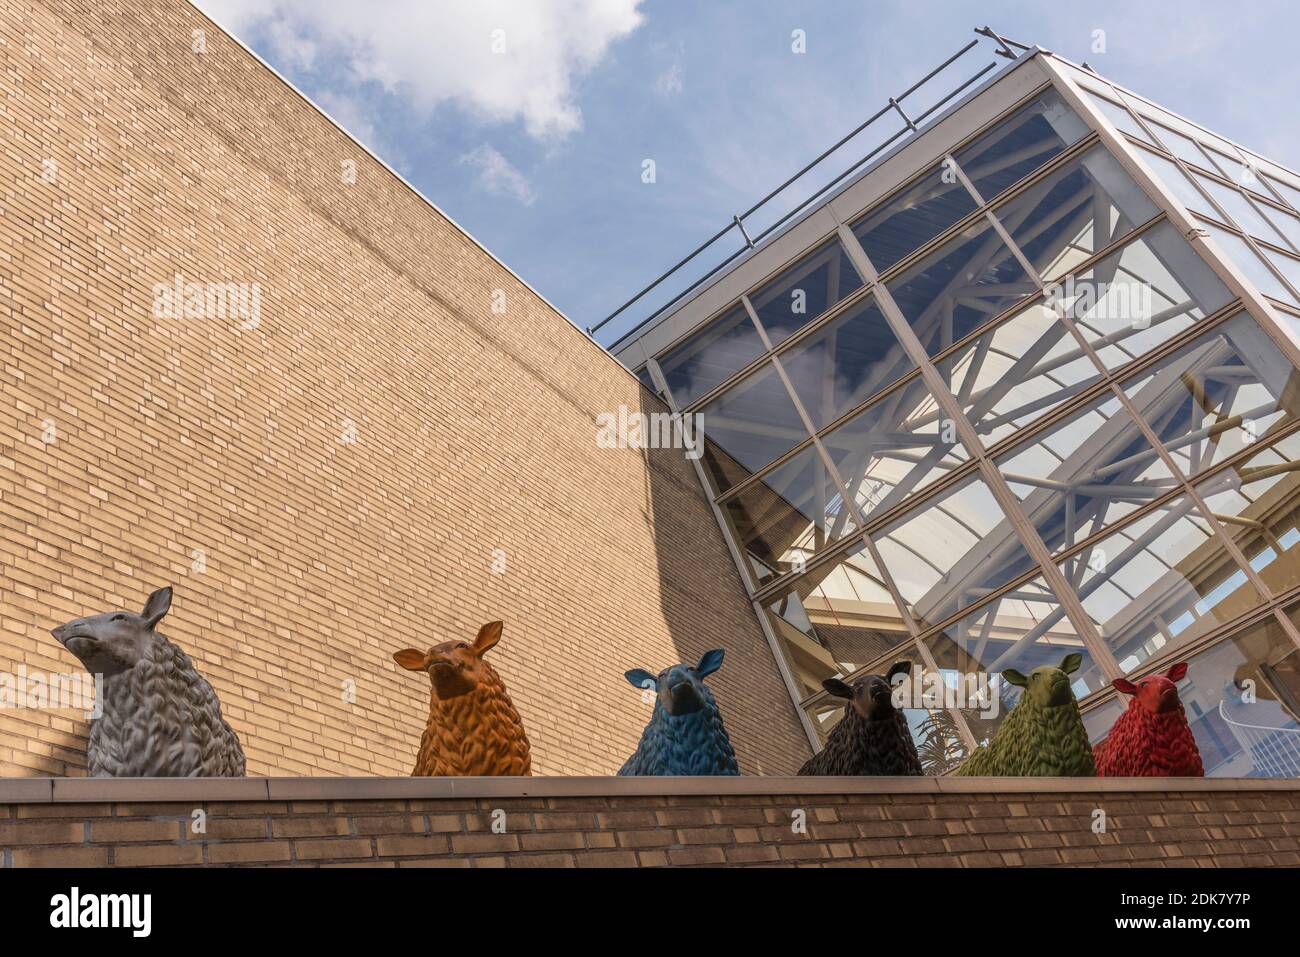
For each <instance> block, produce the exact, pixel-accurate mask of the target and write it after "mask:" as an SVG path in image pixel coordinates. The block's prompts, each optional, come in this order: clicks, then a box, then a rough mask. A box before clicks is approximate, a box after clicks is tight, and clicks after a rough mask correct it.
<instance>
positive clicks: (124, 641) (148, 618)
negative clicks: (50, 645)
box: [50, 586, 172, 675]
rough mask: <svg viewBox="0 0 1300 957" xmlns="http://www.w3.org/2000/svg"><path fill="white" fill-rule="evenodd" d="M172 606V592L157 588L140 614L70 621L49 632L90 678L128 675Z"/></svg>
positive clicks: (120, 613) (108, 614)
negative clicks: (91, 675) (73, 656)
mask: <svg viewBox="0 0 1300 957" xmlns="http://www.w3.org/2000/svg"><path fill="white" fill-rule="evenodd" d="M171 606H172V590H171V587H170V586H168V587H166V588H159V589H158V590H157V591H156V592H154V593H153V594H152V595H150V596H149V599H148V600H147V601H146V602H145V603H144V610H143V611H141V612H140V614H138V615H137V614H134V613H133V612H129V611H106V612H104V613H103V614H102V615H91V616H90V617H89V618H74V619H72V621H69V622H67V623H66V624H62V625H59V627H57V628H55V629H53V630H52V631H51V632H50V634H52V635H53V636H54V637H55V638H56V639H58V641H59V644H61V645H63V647H64V648H67V649H68V651H70V652H72V653H73V654H74V655H76V656H77V658H78V660H80V661H81V663H82V664H83V665H85V666H86V670H87V671H89V672H90V673H91V674H102V675H113V674H119V673H121V672H124V671H130V670H131V669H132V668H134V667H135V666H136V663H137V662H139V660H140V658H141V656H142V655H143V653H144V651H145V649H146V648H147V647H148V646H149V644H150V643H151V642H153V641H156V640H157V638H158V636H157V635H155V633H154V626H156V625H157V624H158V622H160V621H162V618H163V616H164V615H166V614H167V611H168V609H170V608H171Z"/></svg>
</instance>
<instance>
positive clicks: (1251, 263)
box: [1205, 223, 1296, 303]
mask: <svg viewBox="0 0 1300 957" xmlns="http://www.w3.org/2000/svg"><path fill="white" fill-rule="evenodd" d="M1205 228H1206V229H1207V230H1208V231H1209V233H1210V238H1211V239H1213V240H1214V242H1215V243H1217V244H1218V246H1219V248H1220V249H1221V250H1223V254H1224V255H1225V256H1227V257H1228V258H1229V259H1231V260H1232V261H1233V263H1234V264H1235V265H1236V266H1237V268H1239V269H1240V270H1241V271H1242V272H1243V273H1245V275H1246V279H1247V280H1249V281H1250V283H1251V284H1253V285H1254V287H1255V288H1256V289H1258V290H1259V291H1260V292H1262V293H1263V294H1264V295H1266V296H1272V297H1273V298H1274V299H1279V300H1281V301H1282V302H1292V303H1294V302H1296V298H1295V296H1294V295H1292V293H1291V291H1290V290H1289V289H1287V288H1286V286H1285V285H1283V284H1282V280H1280V279H1278V278H1277V276H1276V275H1274V274H1273V271H1272V270H1271V269H1269V268H1268V267H1267V266H1266V265H1264V260H1262V259H1260V258H1259V256H1257V255H1255V251H1254V250H1253V249H1251V248H1250V245H1249V244H1248V243H1247V242H1246V241H1245V240H1244V239H1242V238H1241V237H1240V236H1238V235H1237V234H1236V233H1230V232H1228V231H1227V230H1226V229H1220V228H1219V227H1218V226H1215V225H1214V224H1213V223H1206V224H1205Z"/></svg>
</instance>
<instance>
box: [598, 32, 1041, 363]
mask: <svg viewBox="0 0 1300 957" xmlns="http://www.w3.org/2000/svg"><path fill="white" fill-rule="evenodd" d="M975 33H977V34H978V35H979V36H981V37H987V38H988V39H990V40H993V41H994V43H996V44H997V47H996V49H995V50H994V51H993V52H994V55H995V56H1000V57H1004V58H1006V59H1009V60H1014V59H1016V58H1017V57H1018V56H1019V55H1020V53H1017V52H1016V51H1017V50H1019V51H1021V52H1024V51H1026V50H1029V49H1031V47H1030V46H1029V45H1028V44H1025V43H1020V42H1018V41H1016V40H1011V39H1008V38H1007V37H1003V36H1001V35H999V34H998V33H996V32H994V30H993V29H992V28H991V27H987V26H983V27H978V28H977V29H976V30H975ZM979 44H980V41H979V40H972V41H970V43H968V44H966V45H965V46H964V47H962V48H961V49H960V50H958V51H957V52H956V53H954V54H953V55H952V56H950V57H948V59H946V60H944V61H943V62H942V63H940V64H939V65H938V66H936V67H935V68H934V69H933V70H931V71H930V72H929V73H927V74H926V75H925V76H923V77H921V78H920V79H919V80H917V81H916V82H915V83H913V84H912V85H911V86H909V87H908V88H907V89H906V90H904V91H903V92H902V93H900V94H898V95H897V96H891V97H890V98H889V100H888V101H887V102H886V104H885V105H884V106H883V107H881V108H880V109H879V110H877V111H876V112H875V113H873V114H872V115H871V116H869V117H867V119H866V120H864V121H863V122H862V123H860V124H858V126H856V127H855V128H854V129H852V130H851V131H849V133H847V134H846V135H845V136H843V137H841V138H840V139H839V140H837V141H836V142H835V144H834V145H832V146H831V147H830V148H829V149H827V150H825V151H824V152H823V153H821V154H820V155H819V156H817V157H816V158H814V159H813V160H812V161H811V162H809V163H808V164H807V165H805V166H804V167H803V168H802V169H801V170H799V171H798V172H797V173H795V174H794V175H793V176H791V177H790V178H789V179H787V180H786V181H785V182H783V183H782V184H781V185H780V186H777V187H776V188H775V189H774V190H772V191H771V192H770V193H768V194H767V195H766V196H764V197H763V198H762V199H760V200H759V201H758V202H756V203H755V204H754V205H753V206H751V207H749V209H747V210H745V211H744V212H743V213H740V214H739V215H736V216H733V217H732V218H731V222H729V223H727V225H725V226H723V227H722V228H721V229H719V230H718V231H717V232H716V233H714V234H713V235H712V236H710V237H709V238H708V239H706V240H705V241H704V242H703V243H701V244H700V245H699V246H697V247H695V249H693V250H692V251H691V252H689V253H688V254H687V255H686V256H685V257H683V258H682V259H681V260H680V261H679V262H678V263H677V264H676V265H674V266H672V267H671V268H670V269H668V271H667V272H665V273H663V274H662V275H661V276H659V278H658V279H656V280H654V282H652V283H650V285H648V286H646V287H645V288H644V289H642V290H641V291H640V292H638V293H637V294H636V295H635V296H633V297H632V298H631V299H629V300H628V301H627V302H625V303H623V305H621V306H619V307H618V308H617V309H615V310H614V311H613V312H611V313H610V314H609V315H608V316H606V317H605V318H604V319H602V320H601V321H600V322H598V323H596V324H595V325H594V326H589V327H587V334H588V335H589V336H591V337H592V338H593V339H594V338H595V336H596V333H597V332H599V331H600V330H601V329H603V328H604V327H605V326H607V325H608V324H609V323H610V322H612V321H613V320H614V319H617V318H618V317H619V316H621V315H622V314H623V313H624V312H626V311H627V310H628V309H630V308H631V307H632V306H634V305H635V304H636V303H638V302H640V301H641V300H642V299H644V298H645V297H646V296H647V295H648V294H649V293H651V292H653V291H654V290H655V289H657V288H659V286H660V285H662V284H663V283H664V282H665V281H666V280H668V279H670V278H671V277H672V276H674V275H675V274H676V273H677V272H679V271H680V270H681V269H683V268H684V267H686V266H687V265H689V264H690V263H691V262H693V261H694V260H695V259H696V258H697V257H698V256H700V255H701V254H702V253H704V252H705V251H707V250H708V249H710V248H711V247H712V246H713V245H714V244H715V243H717V242H719V241H720V240H722V238H723V237H725V236H727V235H728V234H730V233H731V232H732V231H733V230H735V231H736V232H738V233H739V235H740V238H741V240H742V243H743V245H741V246H740V248H739V249H737V250H736V251H735V252H733V253H732V254H731V255H730V256H728V257H727V258H726V259H724V260H723V261H722V262H720V263H718V264H717V265H715V266H714V267H713V268H712V269H710V270H709V271H708V272H706V273H705V274H704V275H703V276H700V277H699V278H698V279H696V280H695V281H694V282H692V283H691V284H690V285H689V286H687V287H686V288H685V289H682V290H681V291H680V292H678V293H677V294H676V295H674V296H673V297H672V298H671V299H669V300H668V301H667V302H665V303H664V304H663V305H661V306H659V308H657V309H656V310H655V311H654V312H652V313H651V314H650V315H648V316H646V317H645V318H644V319H642V320H641V321H640V322H638V323H637V324H636V325H635V326H633V327H632V328H631V329H629V330H628V331H626V332H624V333H623V334H622V335H621V336H619V337H618V339H616V340H615V341H614V342H612V343H610V345H609V346H608V347H607V348H608V349H609V350H610V351H613V350H614V349H617V348H618V347H619V346H620V345H622V344H623V343H624V342H625V341H627V340H628V339H630V338H632V337H633V336H635V335H636V334H637V333H638V332H640V330H642V329H643V328H645V327H646V326H647V325H649V324H650V323H652V322H654V321H655V320H656V319H658V318H659V317H660V316H662V315H663V314H664V313H665V312H667V311H668V310H669V309H671V308H672V307H673V306H675V305H677V304H678V303H679V302H681V301H682V300H683V299H685V298H686V297H687V296H689V295H690V294H691V293H692V292H694V291H695V290H696V289H698V288H700V286H702V285H704V283H706V282H708V281H709V280H710V279H712V278H713V277H714V276H716V275H717V274H718V273H719V272H721V271H722V270H723V269H726V268H727V267H728V266H729V265H731V264H732V263H733V262H735V261H736V260H737V259H739V258H740V257H741V256H743V255H744V254H745V253H747V252H749V251H750V250H751V249H753V248H755V247H756V246H757V245H758V244H759V243H761V242H763V240H764V239H766V238H767V237H768V236H770V235H772V234H773V233H774V232H776V231H777V230H778V229H780V228H781V227H782V226H784V225H785V224H786V223H788V222H790V220H792V219H794V218H795V217H796V216H798V215H799V214H800V213H802V212H803V211H804V210H806V209H807V208H808V207H809V206H810V205H812V204H813V203H815V202H817V200H819V199H820V198H821V197H822V196H824V195H826V193H827V192H829V191H830V190H832V189H834V188H835V187H836V186H838V185H839V184H840V183H842V182H843V181H844V180H845V179H846V178H848V177H849V176H851V175H853V174H854V173H855V172H857V171H858V170H859V169H861V168H862V167H863V166H864V165H865V164H866V163H867V162H869V161H870V160H871V159H873V158H874V157H876V156H878V155H879V154H880V153H881V152H883V151H884V150H886V149H888V148H889V147H890V146H892V145H893V144H894V143H895V142H896V141H897V140H899V139H900V138H901V137H904V136H906V135H908V134H910V133H915V132H917V130H918V129H919V128H920V126H921V124H922V123H924V122H925V121H926V120H927V119H928V118H929V117H931V116H933V115H934V114H935V113H936V112H937V111H939V110H940V109H942V108H943V107H944V106H945V105H947V104H948V103H950V102H951V101H952V100H953V98H954V97H956V96H958V95H959V94H961V93H963V92H964V91H965V90H967V89H969V88H970V87H971V86H972V85H973V84H975V83H976V82H978V81H979V80H980V79H981V78H982V77H984V76H985V75H986V74H987V73H988V72H989V71H990V70H993V69H995V68H996V67H997V65H998V64H997V61H996V60H994V61H993V62H991V63H988V64H986V65H984V66H983V67H981V68H980V69H979V70H978V71H977V72H976V73H974V74H973V75H972V76H970V77H969V78H967V79H966V80H965V81H964V82H962V83H961V84H960V85H958V86H957V87H955V88H953V89H952V90H949V91H948V92H947V93H946V94H945V95H944V96H943V97H941V98H940V99H939V100H938V101H936V102H935V103H933V104H932V105H931V106H930V107H929V108H928V109H926V110H925V111H924V112H921V113H919V114H917V115H916V116H909V115H908V113H907V112H906V111H905V110H904V109H903V101H904V100H906V99H907V98H908V97H910V96H912V95H913V94H914V93H916V92H917V91H918V90H920V89H921V87H923V86H925V84H927V83H929V82H930V81H931V80H933V79H934V78H935V77H936V76H938V75H939V74H940V73H942V72H943V71H944V70H946V69H947V68H948V67H950V66H952V65H953V64H954V63H956V62H957V61H958V60H960V59H961V58H962V57H964V56H965V55H966V54H968V53H970V52H971V51H972V50H974V49H975V48H976V47H977V46H979ZM890 113H896V114H897V115H898V116H899V117H900V118H901V119H902V121H903V127H902V129H900V130H898V131H897V132H895V133H894V134H893V135H891V136H889V137H888V138H887V139H885V140H884V142H882V143H879V144H877V145H876V146H875V148H873V149H872V150H871V151H870V152H869V153H867V154H866V155H865V156H862V157H861V158H859V159H858V160H857V161H856V162H854V163H853V164H852V165H851V166H849V168H848V169H846V170H844V171H843V172H842V173H840V174H839V175H838V176H836V177H835V178H834V179H832V180H831V181H830V182H828V183H826V184H825V185H823V186H822V187H821V188H820V189H818V190H817V191H816V192H814V193H813V194H812V195H811V196H808V197H806V198H805V199H804V200H803V201H802V202H800V203H799V204H798V205H797V206H795V207H794V208H793V209H791V210H789V211H788V212H786V213H785V215H783V216H781V217H780V218H779V219H777V220H776V222H774V223H772V224H771V225H769V226H768V227H767V228H766V229H764V230H762V232H760V233H758V234H757V235H755V236H751V235H750V234H749V231H748V230H746V228H745V220H746V219H748V218H750V217H751V216H753V215H754V214H755V213H757V212H759V211H760V210H762V209H763V208H764V207H765V206H766V205H767V204H768V203H769V202H771V201H772V200H773V199H775V198H776V197H777V196H779V195H781V194H782V193H783V192H785V191H786V190H787V189H789V188H790V187H791V186H792V185H794V183H796V182H797V181H798V180H800V179H802V178H803V177H804V176H806V175H807V174H808V173H809V172H811V171H812V170H813V169H815V168H817V167H818V166H819V165H820V164H821V163H822V162H823V161H824V160H825V159H826V158H827V157H829V156H830V155H831V154H833V153H835V152H836V151H838V150H839V149H840V147H842V146H844V145H845V144H846V143H848V142H849V141H850V140H852V139H854V138H855V137H856V136H858V135H859V134H860V133H862V131H863V130H865V129H867V128H868V127H870V126H871V125H872V124H873V123H875V122H876V121H877V120H879V119H881V118H882V117H884V116H886V115H888V114H890Z"/></svg>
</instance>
